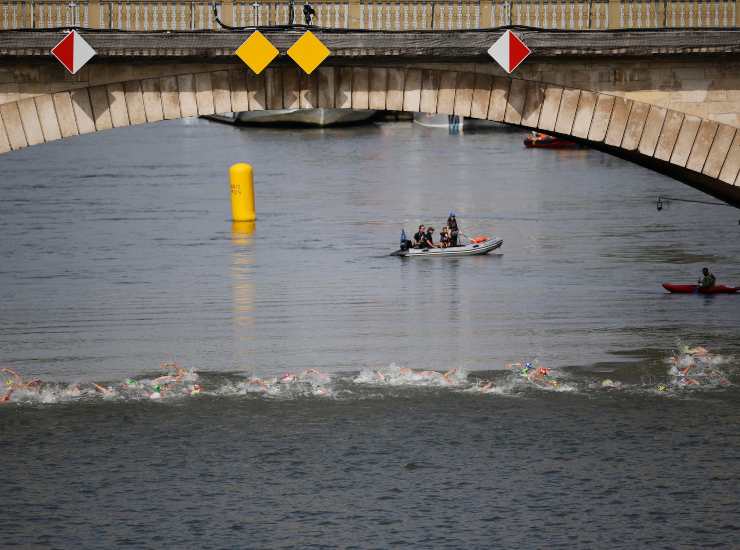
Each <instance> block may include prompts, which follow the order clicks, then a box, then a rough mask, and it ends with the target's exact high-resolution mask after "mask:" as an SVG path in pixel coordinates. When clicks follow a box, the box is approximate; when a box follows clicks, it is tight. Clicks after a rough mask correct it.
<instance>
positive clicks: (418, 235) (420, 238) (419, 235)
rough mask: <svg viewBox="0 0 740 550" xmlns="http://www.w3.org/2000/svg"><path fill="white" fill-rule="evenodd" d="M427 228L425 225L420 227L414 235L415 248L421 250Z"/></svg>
mask: <svg viewBox="0 0 740 550" xmlns="http://www.w3.org/2000/svg"><path fill="white" fill-rule="evenodd" d="M424 234H425V227H424V224H421V225H420V226H419V230H418V231H417V232H416V233H414V248H421V243H422V241H423V240H424Z"/></svg>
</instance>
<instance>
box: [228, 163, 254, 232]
mask: <svg viewBox="0 0 740 550" xmlns="http://www.w3.org/2000/svg"><path fill="white" fill-rule="evenodd" d="M229 181H230V183H231V219H232V220H233V221H235V222H252V221H254V220H255V219H257V216H256V214H255V211H254V179H253V177H252V166H250V165H249V164H247V163H245V162H238V163H236V164H234V165H232V166H231V168H229Z"/></svg>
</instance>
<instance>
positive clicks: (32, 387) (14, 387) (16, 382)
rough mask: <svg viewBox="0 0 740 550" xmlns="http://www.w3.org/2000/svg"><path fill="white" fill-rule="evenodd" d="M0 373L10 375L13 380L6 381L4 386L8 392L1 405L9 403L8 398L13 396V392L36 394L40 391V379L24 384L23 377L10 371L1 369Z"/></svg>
mask: <svg viewBox="0 0 740 550" xmlns="http://www.w3.org/2000/svg"><path fill="white" fill-rule="evenodd" d="M0 372H4V373H6V374H10V375H11V376H12V377H13V380H8V381H7V382H6V385H7V386H8V391H7V392H6V393H5V395H4V396H3V397H2V402H3V403H6V402H8V401H10V397H11V396H12V395H13V393H14V392H16V391H18V390H27V391H35V392H38V391H39V390H40V389H41V384H42V382H41V379H40V378H32V379H31V380H29V381H28V382H25V381H24V380H23V377H22V376H21V375H20V374H18V373H17V372H15V371H14V370H12V369H8V368H2V369H0Z"/></svg>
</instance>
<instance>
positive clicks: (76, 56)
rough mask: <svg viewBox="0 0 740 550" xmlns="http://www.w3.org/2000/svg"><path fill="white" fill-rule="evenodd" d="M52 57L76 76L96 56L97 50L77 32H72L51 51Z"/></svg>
mask: <svg viewBox="0 0 740 550" xmlns="http://www.w3.org/2000/svg"><path fill="white" fill-rule="evenodd" d="M51 55H53V56H54V57H56V58H57V60H58V61H59V62H60V63H61V64H62V65H64V68H65V69H67V70H68V71H69V72H70V73H72V74H76V73H77V71H79V70H80V69H81V68H82V67H84V66H85V64H86V63H87V62H88V61H90V60H91V59H92V58H93V57H94V56H95V50H93V49H92V46H90V44H88V43H87V42H86V41H85V39H84V38H82V37H81V36H80V35H79V34H77V31H71V32H69V33H67V36H65V37H64V38H62V40H61V41H60V42H59V43H58V44H57V45H56V46H54V47H53V48H52V49H51Z"/></svg>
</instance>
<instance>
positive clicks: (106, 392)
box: [93, 382, 116, 397]
mask: <svg viewBox="0 0 740 550" xmlns="http://www.w3.org/2000/svg"><path fill="white" fill-rule="evenodd" d="M93 387H94V388H95V391H96V392H98V393H99V394H101V395H102V396H103V397H113V396H114V395H116V392H115V391H113V388H111V387H106V386H101V385H100V384H96V383H95V382H93Z"/></svg>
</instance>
